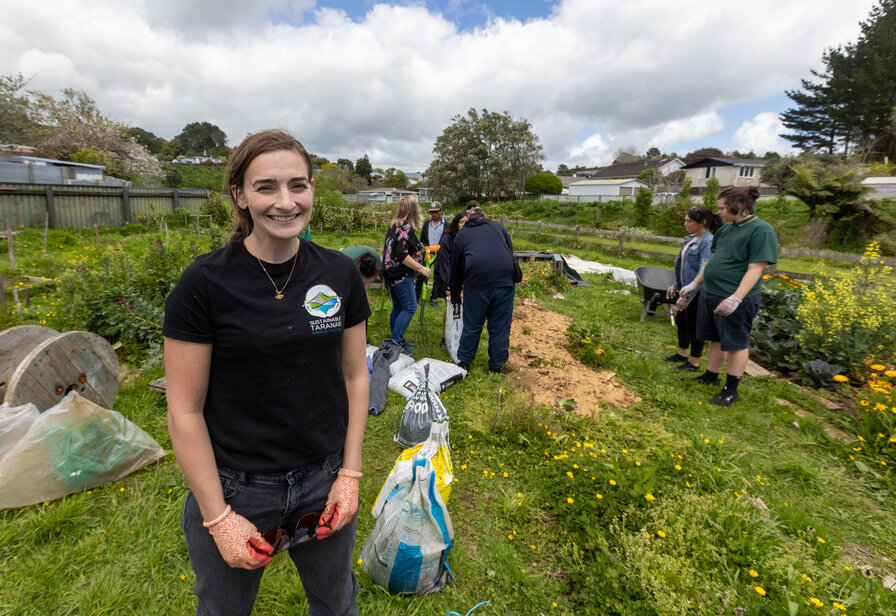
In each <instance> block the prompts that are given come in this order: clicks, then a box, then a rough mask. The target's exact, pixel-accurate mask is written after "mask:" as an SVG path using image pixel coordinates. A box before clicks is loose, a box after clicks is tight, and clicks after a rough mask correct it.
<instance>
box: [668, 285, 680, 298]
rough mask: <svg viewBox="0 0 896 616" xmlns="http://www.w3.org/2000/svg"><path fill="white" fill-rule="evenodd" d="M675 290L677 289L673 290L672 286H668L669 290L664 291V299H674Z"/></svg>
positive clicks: (673, 286)
mask: <svg viewBox="0 0 896 616" xmlns="http://www.w3.org/2000/svg"><path fill="white" fill-rule="evenodd" d="M677 290H678V289H676V288H675V285H674V284H672V285H669V288H668V289H666V299H672V298H673V297H675V292H676V291H677Z"/></svg>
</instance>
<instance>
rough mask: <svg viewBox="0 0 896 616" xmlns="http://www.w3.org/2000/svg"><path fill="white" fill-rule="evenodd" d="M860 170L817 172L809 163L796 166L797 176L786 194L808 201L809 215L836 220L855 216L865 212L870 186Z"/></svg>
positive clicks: (789, 183) (790, 182)
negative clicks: (865, 201)
mask: <svg viewBox="0 0 896 616" xmlns="http://www.w3.org/2000/svg"><path fill="white" fill-rule="evenodd" d="M857 174H858V169H857V168H855V169H850V170H848V171H846V172H843V173H835V172H830V171H828V172H821V173H819V172H817V171H815V170H813V169H811V168H810V167H808V166H806V165H796V166H794V167H793V178H791V180H790V181H789V182H788V184H787V188H786V189H785V191H784V192H785V193H786V194H788V195H792V196H794V197H796V198H797V199H799V200H800V201H802V202H803V203H805V204H806V205H807V206H808V208H809V218H810V219H811V218H828V219H830V220H833V221H835V222H836V221H839V220H841V219H844V218H847V219H850V218H853V217H854V216H855V215H857V214H860V213H861V212H865V211H868V209H867V207H863V199H864V196H865V194H867V192H868V188H867V187H866V186H863V185H862V183H861V181H860V180H859V178H858V177H857Z"/></svg>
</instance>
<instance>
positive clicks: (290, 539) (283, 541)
mask: <svg viewBox="0 0 896 616" xmlns="http://www.w3.org/2000/svg"><path fill="white" fill-rule="evenodd" d="M319 526H320V514H319V513H306V514H305V515H303V516H302V518H301V519H300V520H299V521H298V522H297V523H296V528H295V530H294V531H293V532H292V533H289V532H287V531H285V530H283V529H282V528H280V527H279V526H278V527H276V528H272V529H270V530H267V531H265V532H264V533H262V535H261V536H262V537H263V538H264V540H265V541H267V542H268V543H270V544H271V548H272V551H271V553H270V554H269V556H274V555H275V554H279V553H280V552H283V551H284V550H288V549H289V548H291V547H292V546H294V545H299V544H300V543H305V542H306V541H310V540H312V539H316V538H317V529H318V528H319ZM324 526H325V527H326V528H330V525H329V524H328V523H326V522H325V523H324Z"/></svg>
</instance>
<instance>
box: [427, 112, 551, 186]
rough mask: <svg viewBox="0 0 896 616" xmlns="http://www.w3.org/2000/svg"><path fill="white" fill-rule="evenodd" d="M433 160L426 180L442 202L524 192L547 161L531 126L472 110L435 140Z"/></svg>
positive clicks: (504, 116)
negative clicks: (531, 178) (527, 181)
mask: <svg viewBox="0 0 896 616" xmlns="http://www.w3.org/2000/svg"><path fill="white" fill-rule="evenodd" d="M433 154H434V158H433V161H432V163H431V164H430V166H429V169H427V171H426V177H427V179H428V182H429V183H430V185H431V186H432V188H433V192H434V194H435V195H436V196H438V197H439V198H441V199H442V200H443V201H444V200H449V201H450V200H457V199H460V198H462V197H468V196H469V197H485V198H497V197H499V196H501V195H503V194H508V193H509V194H515V193H517V192H521V191H522V190H523V189H524V188H525V182H526V179H527V178H528V177H530V176H531V175H533V174H534V173H537V172H538V171H539V170H540V168H541V164H540V163H541V161H542V160H544V153H543V151H542V147H541V144H540V143H539V141H538V137H537V136H536V135H535V134H534V133H533V132H532V126H531V125H530V124H529V122H528V121H527V120H514V119H513V118H511V117H510V115H509V114H508V113H507V112H504V113H495V112H489V111H488V110H487V109H483V110H482V112H481V113H479V112H478V111H476V110H475V109H473V108H471V109H470V110H469V111H468V112H467V113H466V115H457V116H455V117H454V118H453V120H452V123H451V125H449V126H448V127H447V128H446V129H445V130H444V131H443V132H442V134H441V135H439V137H437V138H436V142H435V145H434V146H433Z"/></svg>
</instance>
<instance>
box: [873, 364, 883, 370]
mask: <svg viewBox="0 0 896 616" xmlns="http://www.w3.org/2000/svg"><path fill="white" fill-rule="evenodd" d="M871 369H872V370H878V371H880V370H886V369H887V367H886V366H884V365H883V364H871Z"/></svg>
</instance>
